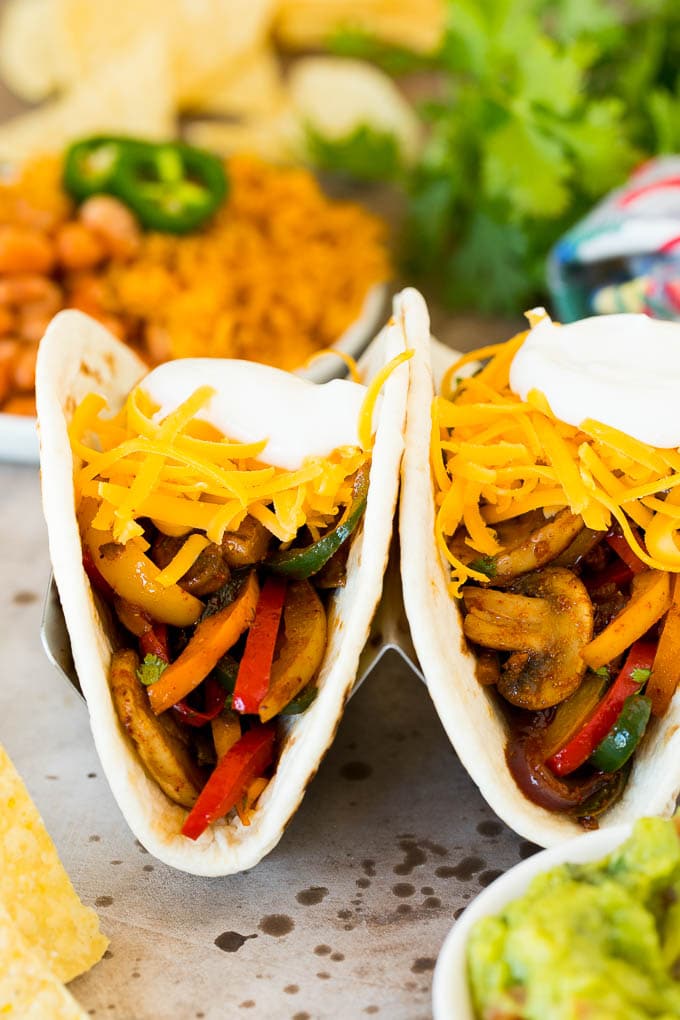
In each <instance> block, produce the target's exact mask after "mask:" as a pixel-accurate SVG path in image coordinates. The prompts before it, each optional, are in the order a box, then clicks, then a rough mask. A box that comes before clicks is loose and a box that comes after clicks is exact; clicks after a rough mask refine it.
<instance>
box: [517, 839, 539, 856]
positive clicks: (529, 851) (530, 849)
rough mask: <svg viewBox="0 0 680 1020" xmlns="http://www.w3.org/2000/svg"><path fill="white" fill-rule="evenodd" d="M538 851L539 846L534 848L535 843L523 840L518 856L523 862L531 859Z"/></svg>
mask: <svg viewBox="0 0 680 1020" xmlns="http://www.w3.org/2000/svg"><path fill="white" fill-rule="evenodd" d="M540 849H541V848H540V846H536V844H535V843H530V842H529V840H528V839H523V840H522V842H521V843H520V845H519V855H520V857H521V858H522V860H523V861H525V860H526V859H527V857H532V856H533V855H534V854H536V853H538V851H539V850H540Z"/></svg>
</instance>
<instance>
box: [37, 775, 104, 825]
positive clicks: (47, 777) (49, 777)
mask: <svg viewBox="0 0 680 1020" xmlns="http://www.w3.org/2000/svg"><path fill="white" fill-rule="evenodd" d="M58 778H59V776H45V779H58ZM97 838H99V837H97Z"/></svg>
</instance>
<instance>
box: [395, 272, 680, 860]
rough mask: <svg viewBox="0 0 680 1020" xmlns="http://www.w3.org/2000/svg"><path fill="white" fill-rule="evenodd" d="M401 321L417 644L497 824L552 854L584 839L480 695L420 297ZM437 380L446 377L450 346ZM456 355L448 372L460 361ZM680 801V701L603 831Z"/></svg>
mask: <svg viewBox="0 0 680 1020" xmlns="http://www.w3.org/2000/svg"><path fill="white" fill-rule="evenodd" d="M401 311H402V316H403V321H404V325H405V331H406V340H407V344H408V346H409V347H412V348H414V349H415V352H416V353H415V356H414V357H413V358H412V359H411V361H410V369H411V382H410V387H409V398H408V410H407V426H406V449H405V452H404V459H403V465H402V490H401V499H400V513H399V531H400V541H401V576H402V584H403V589H404V606H405V608H406V614H407V616H408V620H409V624H410V627H411V636H412V638H413V643H414V646H415V649H416V652H417V653H418V658H419V660H420V665H421V667H422V670H423V673H424V675H425V677H426V681H427V686H428V689H429V692H430V695H431V697H432V700H433V702H434V705H435V708H436V709H437V712H438V713H439V717H440V719H441V721H442V723H443V725H444V729H445V730H446V732H447V735H448V737H449V740H450V741H451V743H452V744H453V746H454V748H455V750H456V753H457V754H458V757H459V759H460V761H461V762H462V764H463V765H464V766H465V768H466V769H467V771H468V772H469V774H470V776H471V777H472V779H473V780H474V782H475V783H476V784H477V786H478V787H479V790H480V792H481V794H482V796H483V797H484V798H485V800H486V801H487V803H488V804H489V805H490V807H492V808H493V810H494V811H495V812H496V814H497V815H498V816H499V817H500V818H502V819H503V821H504V822H506V823H507V824H508V825H509V826H510V827H511V828H512V829H514V830H515V832H518V833H519V834H520V835H521V836H524V837H525V838H526V839H530V840H532V841H533V842H534V843H538V844H539V845H540V846H552V845H554V844H556V843H559V842H561V841H562V840H565V839H569V838H571V837H572V836H574V835H576V834H578V833H579V832H582V831H583V830H582V829H581V827H580V826H579V825H578V823H577V822H576V821H575V820H574V819H572V818H570V817H568V816H565V815H559V814H556V813H553V812H551V811H546V810H545V809H544V808H540V807H538V806H537V805H535V804H533V803H532V802H531V801H529V800H528V799H527V798H526V797H525V796H524V794H523V793H522V792H521V790H520V789H519V787H518V786H517V785H516V783H515V781H514V779H513V778H512V776H511V774H510V772H509V770H508V767H507V765H506V761H505V746H506V741H507V727H506V724H505V720H504V714H503V711H502V709H501V707H500V706H499V704H498V701H497V699H496V697H495V695H494V692H493V691H489V690H488V689H486V688H483V687H481V686H480V684H479V683H478V682H477V679H476V677H475V670H474V665H475V659H474V655H473V654H472V652H471V651H470V650H469V649H468V647H467V643H466V640H465V637H464V635H463V629H462V626H461V618H460V614H459V610H458V607H457V605H456V604H455V602H454V600H453V599H452V598H451V596H450V595H449V593H448V590H447V582H448V578H449V570H448V567H447V566H446V564H445V561H444V559H443V557H442V556H441V554H440V552H439V550H438V548H437V545H436V543H435V538H434V520H435V505H434V496H433V492H434V489H433V479H432V476H431V472H430V449H429V442H430V427H431V418H430V407H431V402H432V396H433V392H434V389H433V381H432V374H433V373H432V367H431V358H432V361H433V362H435V357H434V356H432V355H434V353H435V352H432V355H431V352H430V344H429V318H428V313H427V308H426V306H425V302H424V301H423V300H422V298H421V297H420V295H418V294H416V293H415V292H413V291H406V292H404V294H403V295H402V297H401ZM436 355H437V357H436V362H437V364H436V365H435V369H438V371H436V372H435V374H436V375H438V376H440V375H441V369H442V366H441V345H438V347H437V349H436ZM454 357H455V354H454V353H452V354H451V356H450V358H449V362H451V361H452V360H453V358H454ZM679 792H680V692H678V693H676V695H675V697H674V698H673V701H672V702H671V705H670V708H669V710H668V712H667V713H666V715H665V716H664V717H663V719H660V720H654V721H653V722H652V724H651V725H650V727H649V730H648V732H647V734H646V736H645V739H644V742H643V744H642V746H641V747H640V748H639V749H638V750H637V751H636V753H635V757H634V765H633V770H632V773H631V775H630V778H629V780H628V784H627V787H626V791H625V793H624V795H623V797H622V798H621V799H620V800H619V801H618V802H617V803H616V804H615V805H614V806H613V807H612V808H611V809H610V810H609V811H607V812H606V813H605V814H604V815H603V816H602V817H601V818H600V825H601V826H610V825H618V824H620V823H621V822H631V821H633V820H634V819H635V818H638V817H640V816H641V815H651V814H659V815H669V814H671V813H672V811H673V809H674V807H675V802H676V799H677V796H678V793H679Z"/></svg>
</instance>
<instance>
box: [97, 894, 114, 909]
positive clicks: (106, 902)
mask: <svg viewBox="0 0 680 1020" xmlns="http://www.w3.org/2000/svg"><path fill="white" fill-rule="evenodd" d="M112 903H113V896H98V897H97V899H96V900H95V901H94V905H95V907H110V906H111V904H112Z"/></svg>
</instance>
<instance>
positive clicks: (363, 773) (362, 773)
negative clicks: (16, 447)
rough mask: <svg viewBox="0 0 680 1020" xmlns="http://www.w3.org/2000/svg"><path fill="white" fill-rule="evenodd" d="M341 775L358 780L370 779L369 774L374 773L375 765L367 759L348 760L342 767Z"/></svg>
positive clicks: (344, 777) (354, 780) (353, 780)
mask: <svg viewBox="0 0 680 1020" xmlns="http://www.w3.org/2000/svg"><path fill="white" fill-rule="evenodd" d="M340 775H341V776H342V778H343V779H349V780H351V781H352V782H356V781H357V780H360V779H368V777H369V776H371V775H373V767H372V766H371V765H368V764H367V763H366V762H365V761H348V762H345V764H344V765H343V766H342V767H341V769H340Z"/></svg>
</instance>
